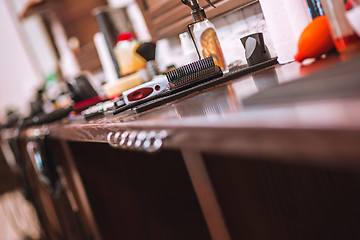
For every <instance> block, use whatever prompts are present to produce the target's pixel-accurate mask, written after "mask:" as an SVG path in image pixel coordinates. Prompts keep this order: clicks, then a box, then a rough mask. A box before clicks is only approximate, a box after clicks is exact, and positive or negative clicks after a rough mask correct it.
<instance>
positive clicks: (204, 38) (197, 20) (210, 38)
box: [181, 0, 228, 72]
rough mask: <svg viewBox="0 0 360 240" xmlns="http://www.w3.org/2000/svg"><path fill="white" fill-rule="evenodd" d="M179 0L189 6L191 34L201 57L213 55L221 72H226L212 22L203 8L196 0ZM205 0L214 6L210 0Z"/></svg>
mask: <svg viewBox="0 0 360 240" xmlns="http://www.w3.org/2000/svg"><path fill="white" fill-rule="evenodd" d="M181 1H182V3H184V4H185V5H187V6H189V7H190V8H191V15H192V16H193V19H194V23H193V24H192V25H193V29H192V34H193V36H194V38H195V41H196V44H197V47H198V48H200V49H199V53H200V55H201V57H203V58H206V57H213V59H214V62H215V65H217V66H219V67H220V68H221V70H222V71H223V72H227V71H228V68H227V65H226V62H225V58H224V54H223V52H222V50H221V46H220V42H219V39H218V37H217V34H216V30H215V26H214V24H212V23H211V22H210V21H209V19H207V17H206V14H205V11H204V9H203V8H201V7H200V6H199V2H198V0H181ZM206 1H207V2H208V3H209V4H211V5H212V6H213V7H215V6H214V5H213V4H212V3H211V2H210V0H206Z"/></svg>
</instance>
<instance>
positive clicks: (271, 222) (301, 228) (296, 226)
mask: <svg viewBox="0 0 360 240" xmlns="http://www.w3.org/2000/svg"><path fill="white" fill-rule="evenodd" d="M359 66H360V55H359V54H354V55H352V56H337V55H334V56H330V57H328V58H326V59H322V60H319V61H317V62H315V63H313V64H310V65H307V66H301V65H299V64H298V63H290V64H286V65H277V66H275V67H271V68H268V69H265V70H261V71H258V72H255V73H252V74H248V75H245V76H242V77H238V78H235V79H233V80H232V81H229V82H226V83H223V84H221V85H218V86H216V87H213V88H211V89H207V90H204V91H201V92H197V93H195V94H192V95H191V96H188V97H185V98H182V99H179V100H176V101H173V102H171V103H168V104H166V105H163V106H160V107H157V108H154V109H151V110H149V111H146V112H143V113H139V114H136V113H134V112H132V111H127V112H124V113H121V114H119V115H115V116H112V115H108V116H106V117H105V118H101V119H97V120H92V121H88V122H86V121H83V120H79V119H75V118H74V119H67V120H63V121H62V122H60V123H54V124H51V125H48V126H41V127H36V128H30V129H27V130H26V131H25V132H24V133H23V135H22V137H23V138H22V139H23V141H24V140H25V141H28V140H29V139H34V132H36V130H39V129H40V130H41V131H43V132H46V133H48V141H49V142H50V145H52V148H53V149H57V150H53V152H56V154H54V155H55V156H57V157H58V159H57V161H58V164H59V166H62V167H63V168H64V172H65V175H66V179H68V181H69V183H70V184H69V186H70V189H71V191H72V192H73V194H74V195H75V200H76V202H77V204H78V205H79V209H82V210H81V211H80V213H79V214H80V216H82V218H81V219H82V221H83V223H84V224H85V225H86V226H87V228H89V229H92V233H93V235H94V236H97V238H101V239H120V238H121V239H156V240H159V239H164V240H167V239H179V240H180V239H210V238H211V239H221V240H226V239H274V240H278V239H359V238H360V230H359V227H358V223H359V222H360V206H359V204H358V203H359V201H360V191H359V190H358V189H359V187H360V175H359V167H360V111H359V110H360V68H359ZM124 131H128V132H129V133H137V134H139V132H141V131H145V133H148V134H149V133H150V132H151V131H155V132H157V133H159V132H160V131H165V132H166V134H167V137H166V138H164V139H163V140H162V143H163V145H162V147H161V149H160V151H158V152H155V153H151V154H150V153H147V152H144V151H141V148H135V147H134V144H135V143H134V142H131V143H130V144H129V146H127V147H126V144H125V147H124V148H113V147H111V146H110V145H109V144H108V139H107V137H108V136H109V133H110V132H112V133H113V134H112V135H111V134H110V137H114V135H115V134H116V133H117V132H119V133H118V137H119V136H120V134H121V133H123V132H124ZM134 136H137V137H138V136H139V135H134ZM110 140H111V138H110ZM118 140H120V138H118ZM133 140H134V141H135V140H136V138H135V139H133ZM127 141H128V142H129V139H128V138H127ZM26 155H27V154H26V152H25V153H23V156H24V158H28V157H27V156H26ZM25 161H27V160H25ZM87 228H86V229H87ZM90 232H91V231H90ZM70 235H71V234H70ZM68 239H70V238H68Z"/></svg>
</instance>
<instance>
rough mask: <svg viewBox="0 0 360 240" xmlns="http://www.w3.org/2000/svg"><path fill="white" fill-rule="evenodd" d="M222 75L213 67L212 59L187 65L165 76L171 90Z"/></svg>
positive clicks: (217, 68)
mask: <svg viewBox="0 0 360 240" xmlns="http://www.w3.org/2000/svg"><path fill="white" fill-rule="evenodd" d="M220 74H221V75H222V71H221V69H220V68H219V67H218V66H216V65H215V63H214V60H213V58H212V57H208V58H205V59H201V60H199V61H196V62H193V63H190V64H187V65H185V66H182V67H180V68H177V69H175V70H172V71H170V72H168V73H167V74H166V77H167V79H168V80H169V83H170V86H171V88H176V87H180V86H183V85H186V84H190V83H193V82H197V81H202V80H205V79H210V78H215V77H218V76H219V75H220Z"/></svg>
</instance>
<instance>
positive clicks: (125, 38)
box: [117, 32, 135, 42]
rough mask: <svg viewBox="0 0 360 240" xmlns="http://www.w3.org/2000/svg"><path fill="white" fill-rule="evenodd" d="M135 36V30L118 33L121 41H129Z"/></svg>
mask: <svg viewBox="0 0 360 240" xmlns="http://www.w3.org/2000/svg"><path fill="white" fill-rule="evenodd" d="M134 38H135V33H133V32H123V33H120V34H119V35H118V39H117V40H118V42H120V41H129V40H132V39H134Z"/></svg>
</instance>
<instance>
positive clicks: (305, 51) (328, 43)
mask: <svg viewBox="0 0 360 240" xmlns="http://www.w3.org/2000/svg"><path fill="white" fill-rule="evenodd" d="M333 48H334V42H333V40H332V36H331V31H330V26H329V22H328V19H327V17H326V16H319V17H317V18H315V19H314V20H313V21H312V22H311V23H310V24H309V25H308V26H307V27H306V28H305V29H304V31H303V32H302V33H301V36H300V39H299V42H298V52H297V54H296V55H295V57H294V58H295V60H296V61H298V62H302V61H303V60H305V59H306V58H317V57H320V56H321V55H323V54H324V53H327V52H329V51H330V50H331V49H333Z"/></svg>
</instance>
